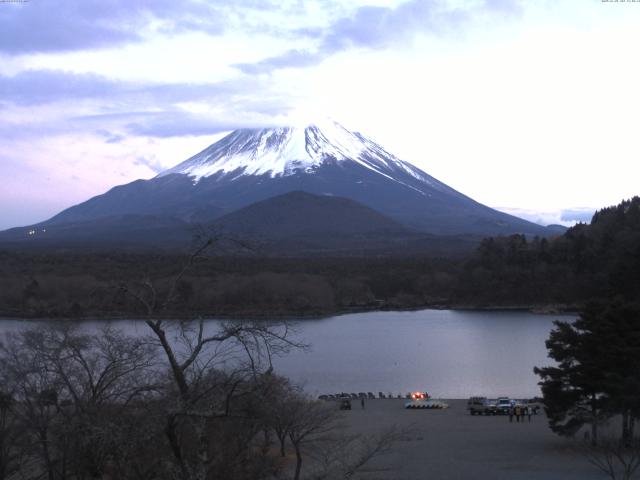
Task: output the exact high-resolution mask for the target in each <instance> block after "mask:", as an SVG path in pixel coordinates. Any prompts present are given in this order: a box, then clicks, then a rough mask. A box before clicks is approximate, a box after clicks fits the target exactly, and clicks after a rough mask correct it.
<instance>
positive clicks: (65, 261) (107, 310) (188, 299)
mask: <svg viewBox="0 0 640 480" xmlns="http://www.w3.org/2000/svg"><path fill="white" fill-rule="evenodd" d="M214 247H215V245H214ZM212 253H213V255H202V256H199V257H198V258H197V259H195V261H194V265H193V266H192V268H190V269H189V271H188V272H187V273H186V274H185V275H184V276H182V277H181V278H180V281H179V283H178V284H177V285H175V292H174V293H175V295H174V301H173V302H172V305H171V308H170V309H169V310H168V311H167V315H170V316H179V317H195V316H199V315H231V316H275V315H294V316H304V315H323V314H330V313H335V312H341V311H350V310H358V309H374V308H420V307H456V306H463V307H539V308H546V307H549V306H550V307H557V308H568V309H574V308H576V307H579V306H580V305H583V304H584V303H585V302H586V301H588V300H591V299H597V298H609V297H611V296H612V295H616V296H622V297H624V298H634V297H636V296H638V294H640V275H638V273H637V272H639V271H640V198H638V197H635V198H633V199H632V200H628V201H624V202H622V203H621V204H620V205H617V206H615V207H610V208H606V209H603V210H601V211H599V212H597V213H596V214H595V215H594V217H593V220H592V223H591V224H590V225H585V224H579V225H577V226H575V227H572V228H570V229H569V230H567V232H566V233H565V234H564V235H562V236H559V237H556V238H551V239H545V238H537V237H536V238H526V237H524V236H522V235H513V236H510V237H497V238H488V239H485V240H483V241H482V242H481V243H480V245H479V246H478V248H477V250H476V251H475V252H474V253H473V254H472V255H470V256H469V257H467V258H436V257H432V256H428V255H425V256H415V255H414V256H411V257H343V258H275V257H268V258H265V257H256V256H254V255H244V256H235V257H234V256H216V255H215V248H213V249H212ZM184 263H185V257H184V256H180V255H168V254H132V253H123V252H117V251H112V252H96V253H83V254H74V253H71V252H62V253H61V252H57V253H48V254H47V253H40V254H34V253H16V252H4V253H0V315H3V316H20V317H22V316H27V317H28V316H37V317H91V316H141V315H144V314H145V312H144V309H142V308H141V307H140V305H139V304H138V303H137V302H134V301H133V300H132V299H131V298H130V297H127V296H126V295H123V289H122V287H123V286H130V287H132V286H133V287H135V286H136V285H137V288H142V289H144V288H146V287H145V286H144V285H145V284H148V283H149V282H152V283H153V285H154V288H157V289H158V290H159V291H166V290H167V289H169V288H171V287H172V282H173V279H174V278H175V276H176V274H177V272H180V271H181V269H182V267H183V266H184ZM132 284H136V285H132Z"/></svg>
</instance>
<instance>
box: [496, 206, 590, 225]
mask: <svg viewBox="0 0 640 480" xmlns="http://www.w3.org/2000/svg"><path fill="white" fill-rule="evenodd" d="M496 208H497V210H500V211H502V212H505V213H508V214H510V215H514V216H516V217H520V218H524V219H525V220H529V221H530V222H534V223H537V224H539V225H564V226H565V227H570V226H572V225H575V224H576V223H578V222H583V223H590V222H591V217H592V216H593V213H594V212H595V211H596V209H595V208H587V207H585V208H566V209H559V210H536V209H529V208H511V207H496Z"/></svg>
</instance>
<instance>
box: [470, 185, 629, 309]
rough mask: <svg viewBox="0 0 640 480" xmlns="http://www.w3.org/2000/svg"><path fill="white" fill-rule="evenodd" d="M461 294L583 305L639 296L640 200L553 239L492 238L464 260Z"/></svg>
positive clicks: (499, 301)
mask: <svg viewBox="0 0 640 480" xmlns="http://www.w3.org/2000/svg"><path fill="white" fill-rule="evenodd" d="M459 281H460V283H459V288H460V290H459V291H458V293H459V294H460V297H461V298H466V299H470V300H475V301H476V302H478V303H483V302H490V303H491V302H493V303H496V304H499V305H500V304H504V303H505V302H508V301H509V299H510V300H511V301H513V302H516V303H517V302H520V303H522V304H534V303H538V304H545V303H546V304H570V305H571V304H572V305H583V304H584V303H585V302H587V301H590V300H596V299H608V298H612V297H620V298H621V299H623V300H633V299H636V298H637V297H638V295H639V294H640V198H639V197H634V198H633V199H631V200H627V201H624V202H622V203H621V204H619V205H617V206H615V207H609V208H605V209H603V210H600V211H598V212H596V213H595V215H594V216H593V219H592V221H591V224H589V225H586V224H578V225H576V226H574V227H572V228H570V229H568V230H567V232H566V233H565V234H564V235H562V236H560V237H556V238H553V239H550V240H547V239H544V238H543V239H539V238H534V239H533V240H527V239H526V238H524V237H523V236H521V235H514V236H511V237H503V238H489V239H485V240H483V241H482V243H481V244H480V246H479V247H478V250H477V251H476V254H475V255H474V256H473V257H472V258H471V259H470V260H468V261H466V262H465V263H464V266H463V270H462V273H461V275H460V276H459Z"/></svg>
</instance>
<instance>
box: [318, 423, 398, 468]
mask: <svg viewBox="0 0 640 480" xmlns="http://www.w3.org/2000/svg"><path fill="white" fill-rule="evenodd" d="M409 433H410V430H407V429H399V428H398V427H395V426H392V427H389V428H387V429H385V430H383V431H382V432H380V433H377V434H371V435H349V436H347V435H338V436H337V437H331V438H329V439H327V441H326V442H322V444H321V445H319V446H317V448H315V449H314V451H313V457H314V458H315V459H316V460H317V462H318V463H319V465H320V467H319V469H318V472H317V473H316V474H315V475H314V476H313V479H314V480H326V479H338V478H342V479H349V478H352V477H354V476H355V475H356V474H357V473H359V472H361V471H362V470H363V469H364V468H365V466H367V465H369V464H370V463H371V461H373V460H374V459H375V458H378V457H380V456H383V455H386V454H388V453H390V452H391V451H392V450H393V448H394V446H395V444H396V443H397V442H398V441H399V440H401V439H402V438H403V437H404V436H406V435H407V434H409Z"/></svg>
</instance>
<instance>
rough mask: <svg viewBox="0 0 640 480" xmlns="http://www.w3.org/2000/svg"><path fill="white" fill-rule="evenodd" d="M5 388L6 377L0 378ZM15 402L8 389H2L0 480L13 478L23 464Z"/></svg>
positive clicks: (0, 403)
mask: <svg viewBox="0 0 640 480" xmlns="http://www.w3.org/2000/svg"><path fill="white" fill-rule="evenodd" d="M0 384H2V385H3V386H4V387H5V388H6V387H7V386H8V381H7V379H6V378H3V379H1V380H0ZM14 408H15V402H14V399H13V396H12V394H11V393H9V392H8V391H0V480H7V479H9V478H11V477H12V476H13V475H14V474H15V473H16V472H18V470H19V469H20V467H21V465H22V460H23V453H24V451H23V448H22V445H21V444H22V441H23V437H24V435H23V432H22V429H21V428H20V426H19V425H18V422H17V421H16V420H17V419H16V416H15V414H14V411H13V409H14Z"/></svg>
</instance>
